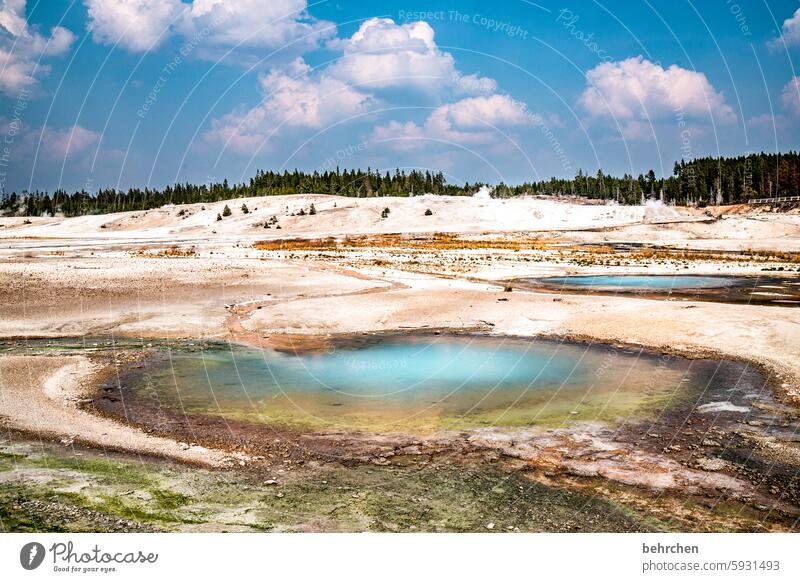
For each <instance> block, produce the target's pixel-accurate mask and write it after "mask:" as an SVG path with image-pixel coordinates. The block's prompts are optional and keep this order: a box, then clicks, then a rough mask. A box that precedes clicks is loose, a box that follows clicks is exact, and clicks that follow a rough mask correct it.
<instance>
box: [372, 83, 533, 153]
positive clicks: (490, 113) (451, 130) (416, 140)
mask: <svg viewBox="0 0 800 582" xmlns="http://www.w3.org/2000/svg"><path fill="white" fill-rule="evenodd" d="M538 119H540V117H539V116H538V115H537V114H533V113H531V112H529V111H528V107H527V105H525V103H522V102H521V101H517V100H516V99H512V98H511V97H508V96H507V95H490V96H487V97H470V98H466V99H462V100H460V101H457V102H455V103H448V104H446V105H442V106H440V107H437V108H436V109H434V110H433V111H432V112H431V114H430V115H429V116H428V118H427V120H426V121H425V123H424V125H423V126H422V127H420V126H418V125H417V124H416V123H414V122H407V123H400V122H397V121H392V122H390V123H388V124H386V125H382V126H378V127H376V128H375V130H374V131H373V134H372V139H373V140H374V141H376V142H383V141H385V142H390V143H391V145H392V147H394V148H395V149H399V150H402V149H412V148H414V147H418V146H419V145H420V141H422V140H437V141H439V140H442V141H448V142H455V143H461V144H489V143H492V142H494V141H496V137H497V130H499V129H503V130H504V129H505V128H508V127H518V126H521V125H528V124H534V123H536V122H537V120H538Z"/></svg>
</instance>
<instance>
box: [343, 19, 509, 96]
mask: <svg viewBox="0 0 800 582" xmlns="http://www.w3.org/2000/svg"><path fill="white" fill-rule="evenodd" d="M330 46H331V48H341V49H342V51H343V55H342V58H341V59H340V60H338V61H337V62H336V63H334V64H332V65H331V66H330V67H329V68H328V72H329V74H330V75H332V76H335V77H338V78H339V79H342V80H344V81H347V82H350V83H354V84H357V85H359V86H365V87H368V88H370V89H389V88H401V89H403V88H410V89H416V90H421V91H425V92H431V93H438V92H440V91H441V90H442V89H447V90H450V91H452V92H453V93H456V94H470V95H480V94H487V93H491V92H492V91H494V90H495V89H496V88H497V83H496V82H495V81H494V80H493V79H489V78H487V77H479V76H477V75H464V74H463V73H461V72H460V71H458V69H456V66H455V59H454V58H453V55H451V54H450V53H447V52H444V51H442V50H440V49H439V48H438V47H437V46H436V42H435V41H434V32H433V28H431V26H430V25H429V24H428V23H427V22H410V23H405V24H395V22H394V21H393V20H392V19H390V18H371V19H369V20H366V21H364V22H363V23H362V24H361V26H360V27H359V29H358V30H357V31H356V32H355V33H354V34H353V36H351V37H350V38H348V39H339V40H336V41H333V42H332V43H330Z"/></svg>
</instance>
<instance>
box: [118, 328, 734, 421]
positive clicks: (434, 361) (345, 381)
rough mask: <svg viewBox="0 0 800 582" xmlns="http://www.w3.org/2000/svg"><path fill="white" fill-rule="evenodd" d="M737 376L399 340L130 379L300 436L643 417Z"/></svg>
mask: <svg viewBox="0 0 800 582" xmlns="http://www.w3.org/2000/svg"><path fill="white" fill-rule="evenodd" d="M742 367H743V365H742V364H738V363H734V362H718V361H710V360H688V359H684V358H679V357H674V356H666V355H656V354H651V353H647V352H641V351H637V350H628V349H622V348H615V347H609V346H602V345H588V344H578V343H564V342H558V341H552V340H542V339H536V340H533V339H509V338H491V337H475V336H455V335H453V336H448V335H443V336H414V337H407V336H403V337H392V338H381V339H376V340H374V341H373V340H370V341H368V342H367V343H366V344H365V345H360V346H351V347H339V348H336V349H333V348H332V349H330V350H328V351H326V352H324V353H296V354H295V353H288V354H287V353H279V352H274V351H265V350H259V349H253V348H247V347H238V346H233V347H231V346H224V347H223V346H219V347H212V348H210V349H203V350H201V351H192V352H184V351H181V350H180V349H178V350H173V351H171V352H170V354H169V357H166V356H163V355H162V356H159V357H158V358H156V359H151V360H148V361H147V362H145V366H144V368H143V370H137V377H136V379H134V380H132V381H130V382H128V384H129V387H128V396H126V398H127V399H128V402H129V404H133V405H135V400H136V399H137V398H138V399H140V401H142V400H141V399H147V400H148V401H157V402H158V406H159V407H162V408H166V409H168V410H170V411H172V413H177V414H184V413H185V414H210V415H221V416H223V417H225V418H229V419H235V420H244V421H252V422H259V423H270V424H275V425H284V426H288V427H292V428H302V429H346V430H367V431H372V430H374V431H385V430H404V431H419V432H429V431H435V430H444V429H460V428H470V427H480V426H493V425H504V426H526V425H542V426H560V425H563V424H564V423H570V422H574V421H595V420H602V421H615V420H625V419H631V418H638V417H639V416H641V415H643V414H647V413H652V412H653V411H654V410H658V409H660V408H661V407H663V406H666V405H667V404H669V403H670V402H675V401H676V400H680V399H682V398H686V397H687V394H690V393H691V391H692V389H696V390H705V389H709V387H713V386H715V385H718V386H719V387H723V386H725V387H729V386H732V385H735V383H736V382H737V378H740V377H741V376H742V375H741V368H742ZM131 397H133V400H130V399H131Z"/></svg>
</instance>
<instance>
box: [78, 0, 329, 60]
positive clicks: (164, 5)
mask: <svg viewBox="0 0 800 582" xmlns="http://www.w3.org/2000/svg"><path fill="white" fill-rule="evenodd" d="M84 2H85V3H86V6H87V8H88V9H89V30H91V31H92V35H93V37H94V39H95V40H96V41H97V42H102V43H108V44H113V43H115V42H119V43H120V45H121V46H123V47H124V48H126V49H128V50H130V51H132V52H142V51H146V50H149V49H151V48H155V47H157V46H158V45H159V44H160V43H161V42H163V41H164V40H166V39H167V38H169V37H171V36H173V35H177V36H181V37H183V38H184V39H186V41H187V42H191V43H193V44H196V45H197V48H198V55H200V56H209V57H214V58H216V57H218V56H220V55H221V52H222V51H221V50H220V49H227V48H232V47H238V48H262V49H264V48H266V49H280V48H282V47H286V46H288V45H292V46H293V49H294V51H298V50H305V49H307V48H312V47H314V46H316V45H317V44H318V43H319V42H320V41H322V40H325V39H326V38H327V37H328V36H330V35H331V34H333V33H334V31H335V27H334V26H333V25H332V24H331V23H329V22H325V21H320V20H316V19H314V18H311V17H310V16H309V15H308V13H307V12H306V8H307V6H308V3H307V0H270V1H269V2H265V1H264V0H194V1H193V2H191V3H184V2H181V0H84Z"/></svg>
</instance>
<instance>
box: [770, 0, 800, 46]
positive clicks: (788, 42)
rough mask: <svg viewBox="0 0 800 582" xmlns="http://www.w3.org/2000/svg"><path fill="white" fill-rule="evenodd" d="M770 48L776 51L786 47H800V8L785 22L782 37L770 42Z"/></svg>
mask: <svg viewBox="0 0 800 582" xmlns="http://www.w3.org/2000/svg"><path fill="white" fill-rule="evenodd" d="M768 46H769V48H770V49H772V50H775V51H777V50H780V49H782V48H783V47H784V46H787V47H791V46H800V8H798V9H797V10H796V11H795V13H794V15H792V16H791V17H790V18H787V19H786V20H784V21H783V29H782V30H781V35H780V36H779V37H778V38H776V39H774V40H772V41H770V42H769V43H768Z"/></svg>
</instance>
